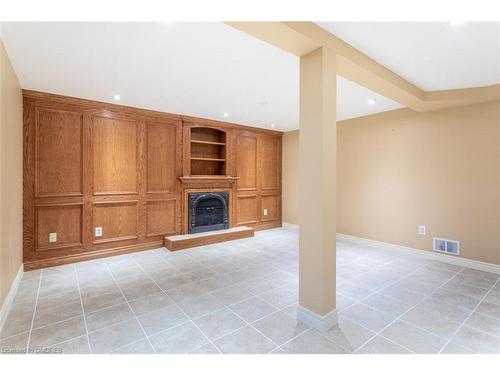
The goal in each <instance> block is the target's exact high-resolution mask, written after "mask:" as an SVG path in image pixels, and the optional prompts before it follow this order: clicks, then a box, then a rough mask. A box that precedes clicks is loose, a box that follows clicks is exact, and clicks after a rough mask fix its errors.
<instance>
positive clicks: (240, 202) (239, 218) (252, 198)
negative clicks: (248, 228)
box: [236, 195, 258, 225]
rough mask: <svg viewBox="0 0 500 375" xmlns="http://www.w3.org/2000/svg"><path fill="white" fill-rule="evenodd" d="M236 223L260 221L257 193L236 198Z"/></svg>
mask: <svg viewBox="0 0 500 375" xmlns="http://www.w3.org/2000/svg"><path fill="white" fill-rule="evenodd" d="M236 199H237V202H236V207H237V209H236V225H243V224H255V223H257V221H258V200H257V195H243V196H239V197H237V198H236Z"/></svg>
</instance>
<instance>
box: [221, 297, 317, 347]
mask: <svg viewBox="0 0 500 375" xmlns="http://www.w3.org/2000/svg"><path fill="white" fill-rule="evenodd" d="M251 298H254V297H251ZM257 298H258V297H257ZM249 299H250V298H249ZM245 301H246V300H245ZM262 301H264V300H262ZM241 302H244V301H241ZM264 302H266V303H268V302H267V301H264ZM238 303H240V302H237V303H235V304H233V306H234V305H236V304H238ZM268 304H269V303H268ZM293 304H295V303H293ZM293 304H290V305H287V306H285V307H283V308H282V309H278V310H277V311H273V312H272V313H269V314H267V315H264V316H262V317H260V318H259V319H256V320H254V321H253V322H251V323H250V322H248V321H247V320H246V319H245V318H243V317H242V316H241V315H240V314H238V313H237V312H236V311H233V310H232V309H231V307H228V308H229V309H230V310H231V311H232V312H233V313H234V314H236V315H237V316H238V317H239V318H240V319H241V320H243V321H244V322H245V323H246V324H247V325H248V326H250V327H252V328H253V329H255V330H256V331H257V332H258V333H260V335H261V336H262V337H264V338H266V339H268V340H269V341H271V342H272V343H273V344H274V345H276V347H275V348H273V349H271V350H270V351H268V352H267V353H270V352H272V351H273V350H276V349H280V348H281V346H283V345H285V344H288V343H289V342H290V341H292V340H293V339H295V338H297V337H299V336H301V335H302V334H304V333H305V332H307V331H310V330H311V328H309V327H307V328H306V329H304V331H302V332H300V333H299V334H297V335H295V336H294V337H292V338H291V339H289V340H287V341H286V342H284V343H283V344H281V345H279V344H278V343H277V342H276V341H274V340H273V339H272V338H270V337H268V336H266V335H265V334H264V332H261V331H260V329H258V328H257V327H254V326H253V324H255V323H256V322H259V321H261V320H264V319H266V318H268V317H269V316H271V315H273V314H277V313H279V312H281V313H282V314H285V315H286V316H289V315H288V314H287V313H285V312H284V311H283V310H284V309H287V308H289V307H290V306H292V305H293ZM269 305H271V304H269ZM271 306H273V305H271ZM273 307H274V308H276V306H273ZM290 318H291V319H293V318H292V317H290ZM295 320H296V319H295ZM241 328H244V327H240V329H241ZM233 332H235V331H233ZM233 332H230V333H233ZM230 333H228V334H227V335H229V334H230ZM227 335H224V336H227ZM224 336H221V337H219V338H218V339H221V338H222V337H224ZM218 339H217V340H218ZM267 353H266V354H267Z"/></svg>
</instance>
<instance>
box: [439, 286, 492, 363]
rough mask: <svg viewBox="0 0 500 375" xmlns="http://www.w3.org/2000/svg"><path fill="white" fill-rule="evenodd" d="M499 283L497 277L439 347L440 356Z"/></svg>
mask: <svg viewBox="0 0 500 375" xmlns="http://www.w3.org/2000/svg"><path fill="white" fill-rule="evenodd" d="M499 281H500V278H498V277H497V280H496V281H495V282H494V283H493V285H492V286H491V287H490V289H489V290H488V292H487V293H486V294H485V295H484V296H483V297H482V298H481V299H480V300H479V302H478V303H477V304H476V306H475V307H474V309H473V310H472V311H471V312H470V314H469V315H467V317H466V318H465V319H464V321H463V322H462V323H461V324H460V326H458V328H457V329H456V330H455V331H454V332H453V334H452V335H451V337H450V338H449V339H448V340H447V341H446V342H445V343H444V345H443V346H442V347H441V349H440V350H439V352H438V353H439V354H441V352H442V351H443V350H444V348H446V346H448V344H449V343H450V342H451V341H452V340H453V339H454V338H455V337H456V335H457V333H458V332H459V331H460V330H461V329H462V327H464V326H465V323H467V321H468V320H469V319H470V317H471V316H472V315H474V313H475V312H476V311H477V309H478V307H479V306H480V305H481V304H482V303H483V302H484V300H485V299H486V297H487V296H488V295H489V294H490V292H491V291H492V290H493V288H495V286H497V285H500V283H499ZM479 332H482V331H481V330H479ZM488 335H489V334H488ZM489 336H492V335H489ZM465 349H469V348H465ZM471 351H474V350H471Z"/></svg>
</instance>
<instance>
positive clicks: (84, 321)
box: [74, 263, 92, 353]
mask: <svg viewBox="0 0 500 375" xmlns="http://www.w3.org/2000/svg"><path fill="white" fill-rule="evenodd" d="M74 269H75V274H76V285H77V286H78V296H79V297H80V305H81V306H82V314H83V324H84V325H85V332H86V334H87V345H88V348H89V353H92V348H91V347H90V338H89V329H88V326H87V318H86V316H85V315H86V314H85V308H84V307H83V299H82V291H81V289H80V279H79V277H78V270H77V268H76V263H75V264H74Z"/></svg>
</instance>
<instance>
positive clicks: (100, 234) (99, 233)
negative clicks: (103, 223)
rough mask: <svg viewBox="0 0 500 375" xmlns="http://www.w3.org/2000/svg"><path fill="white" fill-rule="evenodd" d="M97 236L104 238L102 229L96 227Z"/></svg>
mask: <svg viewBox="0 0 500 375" xmlns="http://www.w3.org/2000/svg"><path fill="white" fill-rule="evenodd" d="M95 236H96V237H101V236H102V227H95Z"/></svg>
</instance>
